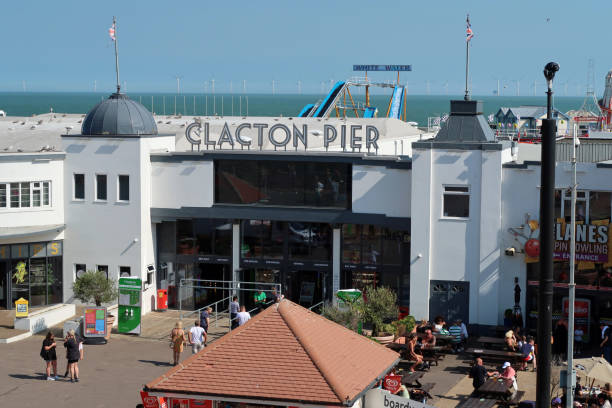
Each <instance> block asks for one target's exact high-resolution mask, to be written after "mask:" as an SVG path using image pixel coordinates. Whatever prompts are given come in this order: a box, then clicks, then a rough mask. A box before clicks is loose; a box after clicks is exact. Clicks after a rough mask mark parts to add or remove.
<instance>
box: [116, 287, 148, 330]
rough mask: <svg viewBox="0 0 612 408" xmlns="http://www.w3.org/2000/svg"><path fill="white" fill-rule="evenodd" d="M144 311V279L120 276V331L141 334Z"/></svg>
mask: <svg viewBox="0 0 612 408" xmlns="http://www.w3.org/2000/svg"><path fill="white" fill-rule="evenodd" d="M141 311H142V280H141V279H139V278H119V310H118V314H119V316H118V317H119V322H118V323H117V330H118V331H119V333H132V334H140V332H141Z"/></svg>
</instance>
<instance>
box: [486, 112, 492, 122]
mask: <svg viewBox="0 0 612 408" xmlns="http://www.w3.org/2000/svg"><path fill="white" fill-rule="evenodd" d="M487 119H489V122H493V114H490V115H489V117H488V118H487Z"/></svg>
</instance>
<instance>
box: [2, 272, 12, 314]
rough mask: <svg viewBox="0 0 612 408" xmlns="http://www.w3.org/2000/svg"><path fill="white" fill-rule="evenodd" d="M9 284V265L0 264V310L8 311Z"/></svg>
mask: <svg viewBox="0 0 612 408" xmlns="http://www.w3.org/2000/svg"><path fill="white" fill-rule="evenodd" d="M9 282H10V278H9V263H8V262H0V310H4V309H8V308H9V307H10V305H9V304H8V299H9V288H8V283H9Z"/></svg>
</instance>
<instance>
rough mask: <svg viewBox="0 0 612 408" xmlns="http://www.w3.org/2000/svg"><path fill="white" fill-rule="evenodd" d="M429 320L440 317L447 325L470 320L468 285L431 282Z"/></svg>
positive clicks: (466, 283)
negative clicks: (458, 320) (459, 320)
mask: <svg viewBox="0 0 612 408" xmlns="http://www.w3.org/2000/svg"><path fill="white" fill-rule="evenodd" d="M429 284H430V285H431V286H430V297H429V320H430V321H433V320H434V319H435V318H436V316H442V317H443V318H444V320H446V322H448V323H449V324H450V323H452V322H454V321H455V319H461V320H463V322H464V323H465V324H468V323H469V319H470V283H469V282H462V281H441V280H432V281H430V283H429Z"/></svg>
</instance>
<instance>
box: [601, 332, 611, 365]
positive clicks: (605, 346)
mask: <svg viewBox="0 0 612 408" xmlns="http://www.w3.org/2000/svg"><path fill="white" fill-rule="evenodd" d="M599 328H600V329H601V343H599V347H600V348H601V354H602V357H603V358H605V359H606V361H607V362H608V363H610V364H612V356H611V355H612V340H611V339H610V336H611V334H610V326H607V325H606V324H605V323H604V322H601V323H600V324H599Z"/></svg>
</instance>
